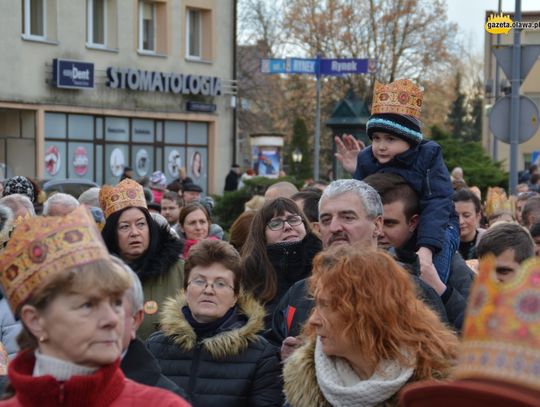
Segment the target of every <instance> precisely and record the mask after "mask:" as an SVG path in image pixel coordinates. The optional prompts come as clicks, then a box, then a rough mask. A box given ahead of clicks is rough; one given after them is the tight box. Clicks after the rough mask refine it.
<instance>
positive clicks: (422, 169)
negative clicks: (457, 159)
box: [354, 140, 459, 253]
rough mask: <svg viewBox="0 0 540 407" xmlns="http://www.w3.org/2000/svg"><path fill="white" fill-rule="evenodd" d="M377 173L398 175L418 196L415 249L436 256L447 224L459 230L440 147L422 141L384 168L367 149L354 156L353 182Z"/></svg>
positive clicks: (384, 165)
mask: <svg viewBox="0 0 540 407" xmlns="http://www.w3.org/2000/svg"><path fill="white" fill-rule="evenodd" d="M379 172H388V173H393V174H397V175H400V176H401V177H402V178H404V179H405V181H406V182H407V183H408V184H409V185H410V186H411V187H412V188H413V189H414V190H415V191H416V193H418V196H419V198H420V214H421V216H420V224H419V225H418V241H417V242H416V244H417V247H428V248H430V249H431V250H432V251H433V252H434V253H436V252H438V251H439V250H440V249H441V248H442V247H443V244H444V241H445V230H446V227H447V226H448V225H449V223H450V224H452V225H453V226H454V227H455V228H456V229H457V230H459V221H458V217H457V215H456V213H455V209H454V203H453V201H452V196H453V193H454V191H453V189H452V183H451V181H450V174H449V173H448V169H447V168H446V165H445V164H444V161H443V156H442V149H441V146H439V145H438V144H437V143H435V142H434V141H429V140H423V141H422V142H421V143H420V144H419V145H418V146H417V147H416V148H410V149H409V150H407V151H405V152H404V153H402V154H399V155H398V156H396V157H394V159H393V160H391V161H390V162H388V163H386V164H379V162H378V161H377V160H376V158H375V156H374V155H373V151H372V148H371V146H369V147H367V148H365V149H364V150H362V152H361V153H360V154H358V160H357V164H356V171H355V173H354V178H355V179H358V180H362V179H364V178H366V177H367V176H369V175H371V174H375V173H379Z"/></svg>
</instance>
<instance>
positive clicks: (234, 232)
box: [229, 211, 256, 252]
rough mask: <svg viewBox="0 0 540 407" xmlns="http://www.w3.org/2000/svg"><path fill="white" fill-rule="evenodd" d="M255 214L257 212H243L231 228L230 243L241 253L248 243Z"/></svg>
mask: <svg viewBox="0 0 540 407" xmlns="http://www.w3.org/2000/svg"><path fill="white" fill-rule="evenodd" d="M255 213H256V212H255V211H248V212H243V213H242V214H241V215H240V216H239V217H238V218H236V220H235V221H234V222H233V224H232V226H231V231H230V238H229V242H230V244H232V245H233V246H234V248H235V249H236V250H238V251H239V252H241V251H242V247H243V246H244V243H246V240H247V237H248V234H249V230H250V228H251V222H252V221H253V218H254V217H255Z"/></svg>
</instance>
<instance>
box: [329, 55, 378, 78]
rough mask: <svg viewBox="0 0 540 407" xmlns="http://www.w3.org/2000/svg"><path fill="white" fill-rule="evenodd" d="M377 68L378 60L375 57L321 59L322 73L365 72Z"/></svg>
mask: <svg viewBox="0 0 540 407" xmlns="http://www.w3.org/2000/svg"><path fill="white" fill-rule="evenodd" d="M376 69H377V61H376V60H374V59H365V58H364V59H352V58H349V59H343V58H338V59H321V75H327V76H339V75H346V74H365V73H373V72H375V71H376Z"/></svg>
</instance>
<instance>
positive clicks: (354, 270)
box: [284, 245, 458, 407]
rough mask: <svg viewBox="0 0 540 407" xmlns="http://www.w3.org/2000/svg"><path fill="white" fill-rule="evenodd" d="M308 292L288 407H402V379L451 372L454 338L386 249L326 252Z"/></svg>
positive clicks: (290, 367) (289, 376) (289, 367)
mask: <svg viewBox="0 0 540 407" xmlns="http://www.w3.org/2000/svg"><path fill="white" fill-rule="evenodd" d="M310 291H311V293H312V294H313V296H314V298H315V308H314V310H313V313H312V315H311V317H310V319H309V321H308V324H307V325H306V327H305V329H304V334H305V336H306V343H305V345H304V346H302V347H301V348H300V349H298V350H297V351H296V352H295V353H293V354H292V356H291V357H290V358H289V359H288V360H287V362H286V364H285V368H284V380H285V395H286V396H287V400H288V402H289V404H290V406H291V407H304V406H306V407H307V406H314V405H317V406H330V405H334V406H336V405H339V406H358V405H362V406H392V405H397V393H398V392H399V390H400V389H401V388H402V387H403V386H404V385H405V384H407V383H410V382H414V381H418V380H424V379H426V378H431V379H442V378H444V377H446V376H447V375H448V373H449V370H450V368H451V367H452V365H453V363H454V359H455V357H456V352H457V345H458V340H457V337H456V335H455V334H454V333H453V332H452V331H451V330H449V329H448V328H447V327H446V326H445V325H444V324H443V323H442V322H441V321H440V320H439V318H438V317H437V315H436V314H435V313H434V312H433V311H431V310H430V309H429V308H428V307H427V306H426V305H424V303H423V302H422V301H421V300H419V299H418V298H417V296H416V292H415V288H414V285H413V283H412V282H411V279H410V276H409V275H408V274H407V272H406V271H405V270H403V269H402V268H401V267H400V266H399V265H398V264H397V263H396V262H395V261H394V260H393V259H392V257H390V256H389V255H387V254H386V253H384V252H378V251H373V250H365V249H362V248H359V247H355V246H349V245H347V246H339V247H338V248H336V249H334V250H328V251H325V252H322V253H320V254H319V255H318V256H317V257H316V258H315V260H314V263H313V275H312V277H311V279H310ZM298 372H302V375H303V377H304V380H297V374H298Z"/></svg>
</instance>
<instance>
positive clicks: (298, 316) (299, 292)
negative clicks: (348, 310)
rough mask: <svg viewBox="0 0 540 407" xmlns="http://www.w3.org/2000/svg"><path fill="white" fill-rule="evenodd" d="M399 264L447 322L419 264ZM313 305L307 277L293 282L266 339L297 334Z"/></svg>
mask: <svg viewBox="0 0 540 407" xmlns="http://www.w3.org/2000/svg"><path fill="white" fill-rule="evenodd" d="M399 260H400V259H399ZM400 264H401V265H402V266H404V268H405V269H406V270H407V271H408V272H409V274H410V275H411V279H412V280H413V281H414V283H415V285H416V288H417V291H418V297H419V298H420V299H421V300H422V301H424V302H425V303H426V304H427V305H428V306H429V307H430V308H431V309H432V310H433V311H435V313H436V314H437V315H439V318H440V319H441V321H443V322H448V317H447V315H446V311H445V308H444V305H443V303H442V301H441V299H440V297H439V296H438V295H437V293H436V292H435V290H434V289H433V288H431V287H430V286H429V285H427V284H426V283H425V282H424V281H422V280H421V279H420V277H419V265H418V268H413V267H407V266H406V265H405V264H403V263H402V262H401V261H400ZM313 305H314V302H313V299H312V298H311V297H309V295H308V288H307V279H306V280H301V281H299V282H297V283H296V284H294V285H293V286H292V287H291V288H290V289H289V291H288V292H287V293H286V294H285V296H284V297H283V298H282V299H281V301H280V302H279V304H278V305H277V307H276V309H275V311H274V315H273V318H272V329H271V331H270V332H267V333H266V337H267V339H268V340H269V341H270V342H271V343H273V344H275V345H281V342H283V339H285V338H286V337H287V336H298V335H299V334H300V332H301V331H302V327H303V326H304V323H305V322H306V321H307V319H308V318H309V315H310V314H311V310H312V309H313Z"/></svg>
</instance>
